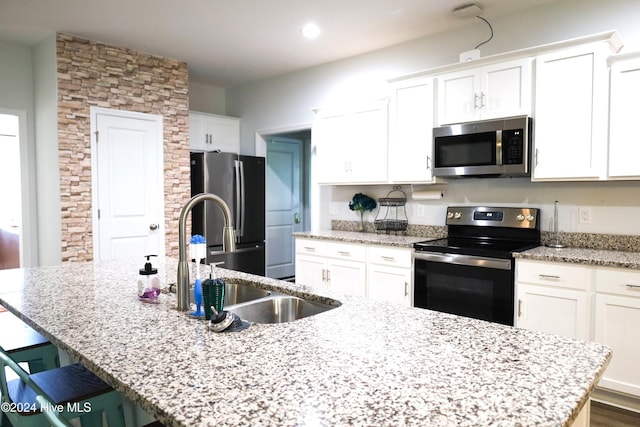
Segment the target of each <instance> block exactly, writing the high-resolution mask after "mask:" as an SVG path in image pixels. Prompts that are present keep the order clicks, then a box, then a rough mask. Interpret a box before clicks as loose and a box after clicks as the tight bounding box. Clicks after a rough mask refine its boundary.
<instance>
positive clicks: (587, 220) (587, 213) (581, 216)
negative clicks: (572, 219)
mask: <svg viewBox="0 0 640 427" xmlns="http://www.w3.org/2000/svg"><path fill="white" fill-rule="evenodd" d="M578 223H579V224H591V208H587V207H584V206H581V207H580V208H578Z"/></svg>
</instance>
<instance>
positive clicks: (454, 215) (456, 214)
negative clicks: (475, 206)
mask: <svg viewBox="0 0 640 427" xmlns="http://www.w3.org/2000/svg"><path fill="white" fill-rule="evenodd" d="M453 217H454V218H455V219H460V218H462V214H461V213H460V212H456V213H454V214H453Z"/></svg>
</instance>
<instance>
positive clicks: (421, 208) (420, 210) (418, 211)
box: [416, 203, 424, 218]
mask: <svg viewBox="0 0 640 427" xmlns="http://www.w3.org/2000/svg"><path fill="white" fill-rule="evenodd" d="M416 216H417V217H418V218H424V205H423V204H422V203H418V206H417V208H416Z"/></svg>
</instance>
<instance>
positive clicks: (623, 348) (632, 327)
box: [594, 268, 640, 396]
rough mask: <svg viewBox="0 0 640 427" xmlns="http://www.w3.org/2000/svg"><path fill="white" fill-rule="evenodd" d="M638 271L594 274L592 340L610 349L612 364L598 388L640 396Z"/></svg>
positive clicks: (639, 284)
mask: <svg viewBox="0 0 640 427" xmlns="http://www.w3.org/2000/svg"><path fill="white" fill-rule="evenodd" d="M638 325H640V271H638V270H626V269H609V268H607V269H605V268H602V269H599V270H598V271H597V273H596V302H595V337H594V339H595V341H597V342H599V343H602V344H605V345H607V346H609V347H611V349H612V351H613V356H612V358H611V362H610V363H609V366H608V367H607V370H606V371H605V373H604V376H603V377H602V379H601V380H600V383H599V386H600V387H603V388H607V389H610V390H614V391H620V392H623V393H628V394H631V395H635V396H640V369H638V354H640V328H639V327H638Z"/></svg>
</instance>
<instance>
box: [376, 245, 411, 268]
mask: <svg viewBox="0 0 640 427" xmlns="http://www.w3.org/2000/svg"><path fill="white" fill-rule="evenodd" d="M368 259H369V262H370V263H373V264H380V265H389V266H393V267H404V268H411V249H403V248H390V247H388V246H379V247H375V246H371V247H369V258H368Z"/></svg>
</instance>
